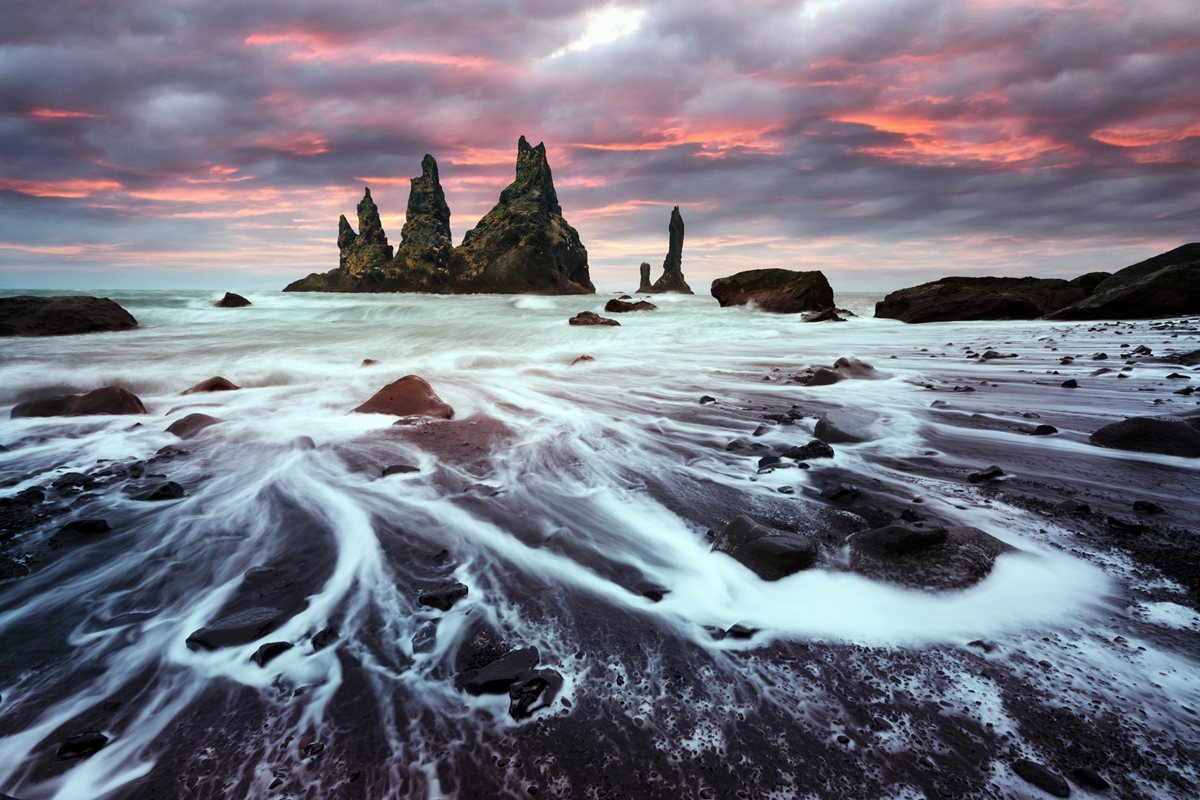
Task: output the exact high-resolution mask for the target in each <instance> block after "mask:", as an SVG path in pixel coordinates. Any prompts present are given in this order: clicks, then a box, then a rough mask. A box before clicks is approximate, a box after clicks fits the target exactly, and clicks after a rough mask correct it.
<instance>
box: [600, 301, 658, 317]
mask: <svg viewBox="0 0 1200 800" xmlns="http://www.w3.org/2000/svg"><path fill="white" fill-rule="evenodd" d="M657 309H658V306H656V305H654V303H648V302H646V301H645V300H638V301H637V302H636V303H626V302H625V301H624V300H609V301H608V303H607V304H606V305H605V306H604V310H605V311H607V312H609V313H611V314H623V313H625V312H628V311H656V310H657Z"/></svg>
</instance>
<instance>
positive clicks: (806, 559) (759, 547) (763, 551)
mask: <svg viewBox="0 0 1200 800" xmlns="http://www.w3.org/2000/svg"><path fill="white" fill-rule="evenodd" d="M712 549H713V552H717V553H725V554H726V555H728V556H730V557H732V558H734V559H736V560H737V561H739V562H741V563H742V564H744V565H745V566H746V567H749V568H750V570H752V571H753V572H754V574H756V575H758V577H760V578H762V579H763V580H765V581H777V580H779V579H780V578H786V577H787V576H788V575H792V574H794V573H796V572H799V571H800V570H804V569H808V568H809V567H811V566H812V565H813V564H815V563H816V562H817V557H818V555H819V552H818V550H817V545H816V543H815V542H814V541H813V540H812V539H810V538H809V537H807V536H804V535H803V534H799V533H792V532H791V531H783V530H779V529H778V528H771V527H768V526H766V525H761V524H759V523H757V522H755V521H754V520H752V519H750V518H749V517H737V518H735V519H734V520H733V521H732V522H730V523H729V524H728V525H726V526H725V528H724V529H723V530H722V531H721V532H720V533H718V534H717V535H716V537H715V538H714V539H713V548H712Z"/></svg>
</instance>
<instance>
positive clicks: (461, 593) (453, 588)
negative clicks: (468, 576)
mask: <svg viewBox="0 0 1200 800" xmlns="http://www.w3.org/2000/svg"><path fill="white" fill-rule="evenodd" d="M466 596H467V587H466V586H464V585H463V584H461V583H459V582H458V581H455V582H454V583H452V584H449V585H447V586H443V587H442V588H440V589H435V590H433V591H430V592H423V593H422V594H420V595H419V596H418V597H417V602H418V603H420V604H421V605H423V606H428V607H430V608H436V609H438V610H439V611H449V610H450V609H451V608H453V607H454V604H455V603H457V602H458V601H459V600H461V599H463V598H464V597H466Z"/></svg>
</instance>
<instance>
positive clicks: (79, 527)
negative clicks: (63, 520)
mask: <svg viewBox="0 0 1200 800" xmlns="http://www.w3.org/2000/svg"><path fill="white" fill-rule="evenodd" d="M111 530H112V528H111V527H110V526H109V524H108V522H107V520H102V519H77V520H75V521H74V522H68V523H67V524H66V525H63V526H62V527H61V528H59V529H58V535H59V536H96V535H98V534H101V533H108V532H109V531H111Z"/></svg>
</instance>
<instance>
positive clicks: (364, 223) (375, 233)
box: [358, 186, 388, 245]
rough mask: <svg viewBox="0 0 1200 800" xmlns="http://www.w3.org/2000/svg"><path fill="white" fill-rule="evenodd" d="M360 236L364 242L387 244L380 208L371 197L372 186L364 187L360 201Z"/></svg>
mask: <svg viewBox="0 0 1200 800" xmlns="http://www.w3.org/2000/svg"><path fill="white" fill-rule="evenodd" d="M358 238H359V240H360V241H361V243H362V244H382V245H387V243H388V240H387V234H385V233H384V232H383V223H382V222H380V220H379V209H378V208H377V207H376V206H375V201H374V200H372V199H371V188H370V187H369V186H368V187H364V189H363V199H362V200H360V201H359V203H358Z"/></svg>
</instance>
